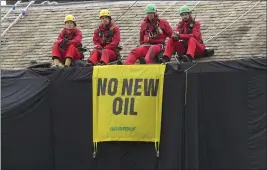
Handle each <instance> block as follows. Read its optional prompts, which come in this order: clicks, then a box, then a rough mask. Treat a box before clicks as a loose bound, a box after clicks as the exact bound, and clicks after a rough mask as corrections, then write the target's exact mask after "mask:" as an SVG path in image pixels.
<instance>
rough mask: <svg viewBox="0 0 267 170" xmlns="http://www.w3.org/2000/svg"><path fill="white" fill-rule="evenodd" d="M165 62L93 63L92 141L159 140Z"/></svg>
mask: <svg viewBox="0 0 267 170" xmlns="http://www.w3.org/2000/svg"><path fill="white" fill-rule="evenodd" d="M164 72H165V65H158V64H155V65H112V66H95V67H94V70H93V142H94V143H95V144H96V143H97V142H102V141H146V142H155V143H156V142H159V141H160V130H161V113H162V97H163V85H164Z"/></svg>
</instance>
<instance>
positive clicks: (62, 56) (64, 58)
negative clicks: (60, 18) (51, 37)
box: [52, 15, 84, 67]
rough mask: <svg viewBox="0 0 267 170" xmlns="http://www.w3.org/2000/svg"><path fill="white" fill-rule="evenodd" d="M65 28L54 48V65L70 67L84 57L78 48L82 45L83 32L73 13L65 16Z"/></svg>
mask: <svg viewBox="0 0 267 170" xmlns="http://www.w3.org/2000/svg"><path fill="white" fill-rule="evenodd" d="M64 22H65V28H63V30H62V31H61V32H60V34H59V35H58V38H57V40H56V41H55V43H54V45H53V48H52V56H53V57H52V59H53V62H54V64H53V65H52V67H63V64H62V63H64V64H65V67H69V66H71V65H74V63H75V62H74V61H77V60H81V59H83V58H84V56H83V54H82V53H81V52H80V51H79V50H78V49H79V48H80V47H81V46H82V43H81V42H82V32H81V31H80V30H79V29H77V28H76V22H75V18H74V16H73V15H67V16H66V17H65V21H64Z"/></svg>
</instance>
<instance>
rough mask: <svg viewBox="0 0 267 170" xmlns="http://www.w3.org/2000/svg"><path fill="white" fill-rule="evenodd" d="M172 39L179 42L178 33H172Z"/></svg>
mask: <svg viewBox="0 0 267 170" xmlns="http://www.w3.org/2000/svg"><path fill="white" fill-rule="evenodd" d="M172 38H173V39H174V40H179V39H180V34H179V32H174V33H173V34H172Z"/></svg>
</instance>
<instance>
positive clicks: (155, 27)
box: [125, 4, 172, 64]
mask: <svg viewBox="0 0 267 170" xmlns="http://www.w3.org/2000/svg"><path fill="white" fill-rule="evenodd" d="M145 13H146V14H147V17H146V18H145V19H144V20H143V21H142V22H141V28H140V38H139V41H140V46H139V47H136V48H135V49H133V50H132V51H131V52H130V54H129V55H128V57H127V59H126V61H125V64H134V63H135V62H136V60H137V59H140V58H141V57H145V63H147V64H151V63H152V62H153V60H154V61H155V60H156V57H157V56H158V55H159V54H160V52H161V51H162V50H163V48H164V44H165V40H166V38H167V37H171V36H172V28H171V26H170V24H169V23H168V22H167V21H166V20H164V19H159V16H158V15H157V8H156V6H155V5H154V4H148V5H147V6H146V8H145Z"/></svg>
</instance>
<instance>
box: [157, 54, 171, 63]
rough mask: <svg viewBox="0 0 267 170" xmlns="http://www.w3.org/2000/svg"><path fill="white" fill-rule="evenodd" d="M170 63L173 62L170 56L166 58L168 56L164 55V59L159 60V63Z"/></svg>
mask: <svg viewBox="0 0 267 170" xmlns="http://www.w3.org/2000/svg"><path fill="white" fill-rule="evenodd" d="M170 61H171V60H170V58H169V57H168V56H166V55H164V56H162V57H160V58H159V59H158V62H159V63H167V62H170Z"/></svg>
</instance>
